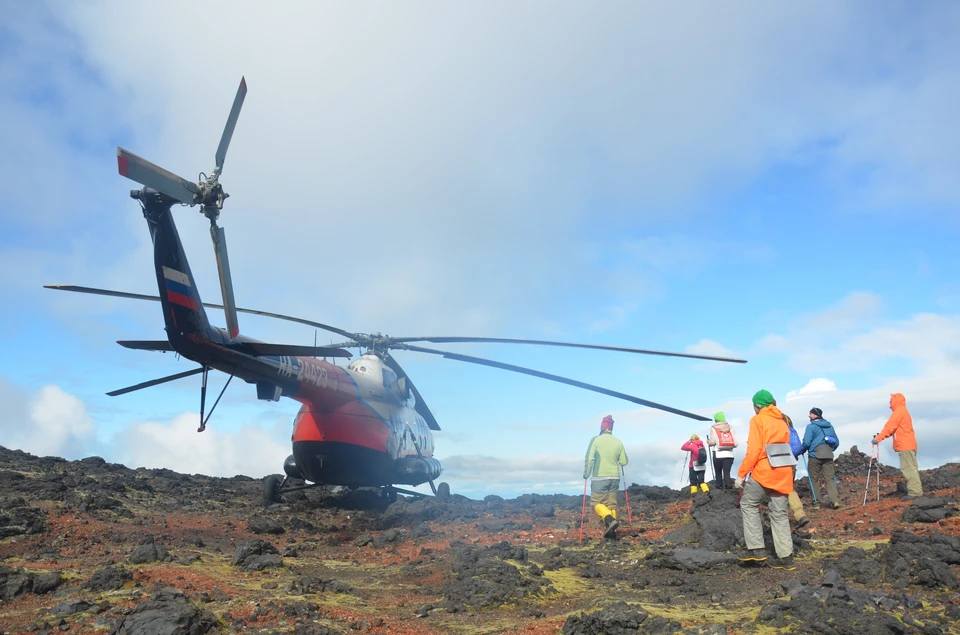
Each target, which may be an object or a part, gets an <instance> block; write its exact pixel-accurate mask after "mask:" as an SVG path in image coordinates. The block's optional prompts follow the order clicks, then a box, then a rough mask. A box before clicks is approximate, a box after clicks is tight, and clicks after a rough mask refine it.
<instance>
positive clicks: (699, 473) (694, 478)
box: [690, 467, 707, 485]
mask: <svg viewBox="0 0 960 635" xmlns="http://www.w3.org/2000/svg"><path fill="white" fill-rule="evenodd" d="M706 473H707V471H706V470H695V469H693V468H692V467H691V468H690V484H691V485H699V484H700V483H702V482H703V475H704V474H706Z"/></svg>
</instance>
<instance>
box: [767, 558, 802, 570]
mask: <svg viewBox="0 0 960 635" xmlns="http://www.w3.org/2000/svg"><path fill="white" fill-rule="evenodd" d="M767 566H768V567H771V568H773V569H783V570H784V571H795V570H796V568H797V565H795V564H793V556H792V555H790V556H787V557H786V558H771V559H770V560H769V561H768V562H767Z"/></svg>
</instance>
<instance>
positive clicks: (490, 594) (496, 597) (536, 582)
mask: <svg viewBox="0 0 960 635" xmlns="http://www.w3.org/2000/svg"><path fill="white" fill-rule="evenodd" d="M450 548H451V550H452V551H453V552H454V553H455V557H454V561H453V573H454V574H455V579H454V580H452V581H451V582H449V583H448V584H447V585H446V586H445V587H444V590H443V595H444V598H445V599H446V602H445V603H444V606H445V608H446V609H447V610H448V611H449V612H451V613H458V612H463V611H465V610H467V608H468V607H471V608H477V609H481V608H487V607H496V606H502V605H504V604H517V603H520V602H523V601H524V600H525V599H526V598H528V597H529V596H531V595H541V594H542V593H543V592H544V589H545V588H546V587H547V586H548V585H549V581H548V580H544V579H543V578H542V577H539V576H535V577H533V578H529V577H526V576H524V575H523V574H522V573H521V572H520V570H519V569H518V568H517V567H516V566H514V565H512V564H510V563H509V562H506V560H516V561H520V562H526V561H527V551H526V549H524V548H523V547H515V546H513V545H511V544H510V543H508V542H506V541H503V542H500V543H499V544H496V545H493V546H492V547H475V546H472V545H470V546H466V545H463V544H462V543H461V544H452V545H451V546H450Z"/></svg>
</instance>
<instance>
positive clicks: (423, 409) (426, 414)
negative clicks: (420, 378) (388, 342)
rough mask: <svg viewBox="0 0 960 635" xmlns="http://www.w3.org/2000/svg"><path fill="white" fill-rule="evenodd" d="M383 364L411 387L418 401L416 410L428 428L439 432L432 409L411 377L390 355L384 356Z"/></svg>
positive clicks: (438, 425)
mask: <svg viewBox="0 0 960 635" xmlns="http://www.w3.org/2000/svg"><path fill="white" fill-rule="evenodd" d="M383 363H384V364H386V365H387V366H388V367H389V368H390V369H391V370H392V371H393V372H395V373H396V374H397V377H399V378H402V379H404V380H405V381H406V383H407V386H409V387H410V392H412V393H413V396H414V397H415V398H416V400H417V405H416V408H415V410H416V411H417V412H418V413H419V414H420V416H421V417H423V419H424V420H425V421H426V422H427V427H429V428H430V429H431V430H439V429H440V424H439V423H437V418H436V417H434V416H433V413H432V412H430V408H429V407H427V404H426V403H425V402H424V401H423V397H421V396H420V391H419V390H417V387H416V386H414V385H413V382H412V381H410V376H409V375H407V373H406V372H404V370H403V369H402V368H401V367H400V364H399V363H397V360H395V359H394V358H393V357H391V356H390V354H389V353H386V354H384V356H383Z"/></svg>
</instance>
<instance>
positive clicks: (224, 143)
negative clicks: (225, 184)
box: [217, 77, 247, 176]
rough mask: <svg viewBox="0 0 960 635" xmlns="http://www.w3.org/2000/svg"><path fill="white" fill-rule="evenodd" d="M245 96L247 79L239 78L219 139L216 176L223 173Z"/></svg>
mask: <svg viewBox="0 0 960 635" xmlns="http://www.w3.org/2000/svg"><path fill="white" fill-rule="evenodd" d="M246 96H247V78H246V77H241V78H240V87H239V88H237V96H236V97H234V98H233V106H232V107H231V108H230V116H229V117H227V125H226V126H224V127H223V135H222V136H221V137H220V145H219V146H218V147H217V175H218V176H219V175H220V174H221V173H222V172H223V161H224V159H226V158H227V149H228V148H229V147H230V139H232V138H233V129H234V128H236V127H237V119H238V118H239V117H240V109H241V108H242V107H243V100H244V98H246Z"/></svg>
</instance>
